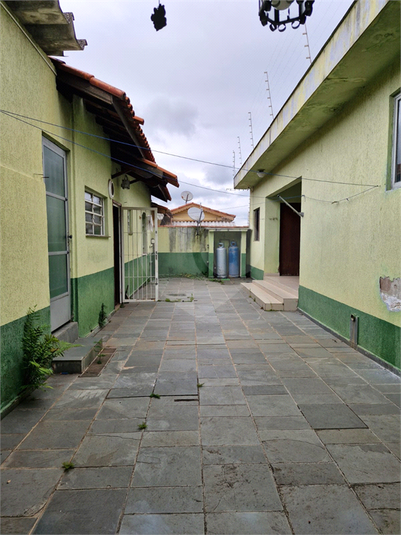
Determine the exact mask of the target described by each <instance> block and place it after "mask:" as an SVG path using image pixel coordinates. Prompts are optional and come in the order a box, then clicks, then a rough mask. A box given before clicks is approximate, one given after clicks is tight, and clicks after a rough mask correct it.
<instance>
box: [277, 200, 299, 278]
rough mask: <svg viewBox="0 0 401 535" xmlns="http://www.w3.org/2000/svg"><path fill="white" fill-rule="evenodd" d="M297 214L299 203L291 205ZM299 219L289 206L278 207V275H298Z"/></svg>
mask: <svg viewBox="0 0 401 535" xmlns="http://www.w3.org/2000/svg"><path fill="white" fill-rule="evenodd" d="M291 206H293V207H294V208H295V210H297V211H298V212H300V211H301V204H300V203H291ZM300 239H301V218H300V216H299V215H298V214H296V213H295V212H294V211H293V210H291V208H290V207H289V206H287V205H286V204H284V203H282V204H281V206H280V267H279V273H280V275H293V276H298V275H299V251H300Z"/></svg>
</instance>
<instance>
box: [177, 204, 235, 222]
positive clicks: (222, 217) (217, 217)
mask: <svg viewBox="0 0 401 535" xmlns="http://www.w3.org/2000/svg"><path fill="white" fill-rule="evenodd" d="M189 208H202V210H203V212H204V213H205V216H207V214H210V216H212V218H213V220H214V221H233V220H234V219H235V217H236V216H235V215H233V214H227V213H226V212H220V211H219V210H214V209H213V208H208V207H207V206H201V205H200V204H197V203H195V202H190V203H187V204H183V205H182V206H178V208H173V209H172V210H171V213H172V214H173V218H174V219H175V220H176V221H179V220H180V218H179V216H180V214H181V216H182V215H184V214H185V215H187V213H188V209H189Z"/></svg>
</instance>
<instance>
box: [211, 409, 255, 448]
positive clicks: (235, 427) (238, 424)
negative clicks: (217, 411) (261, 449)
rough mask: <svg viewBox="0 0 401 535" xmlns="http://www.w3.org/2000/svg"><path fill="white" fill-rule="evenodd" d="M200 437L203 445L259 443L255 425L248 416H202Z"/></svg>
mask: <svg viewBox="0 0 401 535" xmlns="http://www.w3.org/2000/svg"><path fill="white" fill-rule="evenodd" d="M201 437H202V444H203V445H204V446H221V445H226V446H234V445H259V444H260V441H259V438H258V435H257V434H256V430H255V426H254V424H253V422H252V419H251V418H249V417H230V416H212V417H202V418H201Z"/></svg>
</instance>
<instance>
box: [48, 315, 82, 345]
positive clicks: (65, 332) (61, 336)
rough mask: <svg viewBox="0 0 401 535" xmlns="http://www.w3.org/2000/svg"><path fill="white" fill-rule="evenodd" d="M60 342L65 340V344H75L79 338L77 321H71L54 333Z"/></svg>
mask: <svg viewBox="0 0 401 535" xmlns="http://www.w3.org/2000/svg"><path fill="white" fill-rule="evenodd" d="M52 334H53V335H54V336H55V337H56V338H57V339H58V340H63V341H64V342H69V343H70V344H73V343H74V342H75V340H76V339H77V338H78V336H79V335H78V323H77V322H76V321H70V322H69V323H67V324H66V325H63V326H62V327H60V329H57V331H54V332H53V333H52Z"/></svg>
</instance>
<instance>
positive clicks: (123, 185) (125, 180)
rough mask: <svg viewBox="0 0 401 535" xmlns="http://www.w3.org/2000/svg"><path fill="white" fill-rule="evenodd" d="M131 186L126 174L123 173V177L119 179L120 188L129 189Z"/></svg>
mask: <svg viewBox="0 0 401 535" xmlns="http://www.w3.org/2000/svg"><path fill="white" fill-rule="evenodd" d="M130 186H131V182H130V180H129V178H128V177H127V175H124V178H123V179H122V180H121V189H129V188H130Z"/></svg>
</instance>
